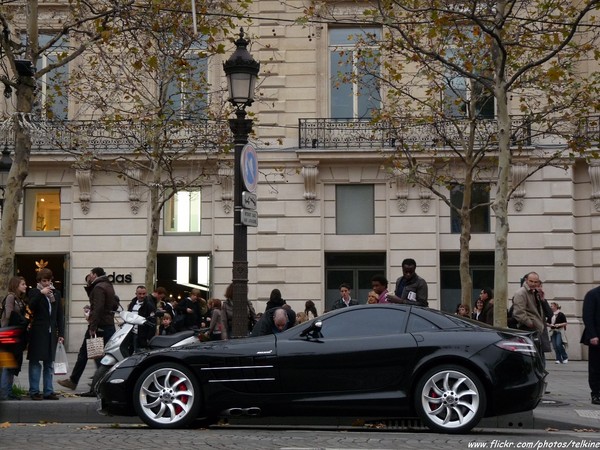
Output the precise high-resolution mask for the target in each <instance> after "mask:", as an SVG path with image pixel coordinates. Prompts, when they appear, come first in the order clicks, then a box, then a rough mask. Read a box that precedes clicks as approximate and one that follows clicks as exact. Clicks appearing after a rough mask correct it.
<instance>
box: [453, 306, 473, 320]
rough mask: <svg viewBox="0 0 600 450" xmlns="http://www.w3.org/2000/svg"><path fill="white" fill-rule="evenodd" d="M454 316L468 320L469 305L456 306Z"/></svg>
mask: <svg viewBox="0 0 600 450" xmlns="http://www.w3.org/2000/svg"><path fill="white" fill-rule="evenodd" d="M456 315H457V316H460V317H466V318H467V319H470V318H471V315H470V314H469V305H463V304H460V305H458V308H456Z"/></svg>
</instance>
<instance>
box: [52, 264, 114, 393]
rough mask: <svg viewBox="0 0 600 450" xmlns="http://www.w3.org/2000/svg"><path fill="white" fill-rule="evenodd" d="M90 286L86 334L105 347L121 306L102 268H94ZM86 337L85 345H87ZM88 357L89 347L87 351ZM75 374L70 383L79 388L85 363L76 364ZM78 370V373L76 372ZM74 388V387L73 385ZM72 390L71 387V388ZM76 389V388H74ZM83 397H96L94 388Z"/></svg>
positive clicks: (80, 355) (90, 275) (88, 290)
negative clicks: (95, 338) (98, 339)
mask: <svg viewBox="0 0 600 450" xmlns="http://www.w3.org/2000/svg"><path fill="white" fill-rule="evenodd" d="M87 280H88V282H89V286H88V287H85V288H84V289H85V290H86V291H87V292H88V293H89V297H90V315H89V320H88V323H89V325H88V330H87V333H86V336H87V337H93V336H100V337H102V341H103V342H104V345H106V343H107V342H108V341H109V340H110V338H111V337H112V335H113V334H115V331H116V328H115V315H114V314H115V311H117V310H118V309H119V308H120V307H121V305H120V302H119V297H118V296H117V295H116V294H115V288H114V286H113V284H112V283H111V282H110V280H109V279H108V276H107V275H106V272H105V271H104V269H103V268H102V267H94V268H93V269H92V270H91V271H90V273H89V275H88V278H87ZM85 339H86V338H85V337H84V343H83V344H82V347H83V345H84V344H85ZM79 351H80V353H81V354H78V355H77V360H78V361H80V358H83V353H82V349H81V348H80V349H79ZM85 355H86V357H87V347H86V350H85ZM95 364H96V370H98V368H99V367H100V361H97V360H96V361H95ZM75 366H76V367H74V368H73V372H72V373H71V377H70V378H69V379H70V381H71V382H72V383H73V384H74V385H75V387H77V383H78V382H79V379H80V378H81V375H82V374H83V371H84V369H85V363H84V362H83V360H81V362H80V364H79V366H78V364H77V362H76V363H75ZM75 369H77V371H76V370H75ZM59 384H60V385H61V386H64V387H69V386H67V384H68V383H65V384H62V383H59ZM71 386H72V385H71ZM69 388H70V387H69ZM73 389H74V388H73ZM81 396H82V397H95V396H96V392H95V391H94V389H93V387H92V389H90V390H89V391H87V392H84V393H82V394H81Z"/></svg>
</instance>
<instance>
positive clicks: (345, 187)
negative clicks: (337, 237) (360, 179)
mask: <svg viewBox="0 0 600 450" xmlns="http://www.w3.org/2000/svg"><path fill="white" fill-rule="evenodd" d="M335 224H336V234H374V233H375V187H374V186H373V185H372V184H340V185H337V186H336V187H335Z"/></svg>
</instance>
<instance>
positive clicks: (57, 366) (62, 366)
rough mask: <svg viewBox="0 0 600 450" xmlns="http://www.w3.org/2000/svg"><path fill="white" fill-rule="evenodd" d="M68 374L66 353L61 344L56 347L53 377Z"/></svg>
mask: <svg viewBox="0 0 600 450" xmlns="http://www.w3.org/2000/svg"><path fill="white" fill-rule="evenodd" d="M68 372H69V361H68V360H67V352H66V350H65V346H64V345H63V343H62V342H59V343H58V344H57V345H56V356H55V357H54V375H66V374H67V373H68Z"/></svg>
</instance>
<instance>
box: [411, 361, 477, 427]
mask: <svg viewBox="0 0 600 450" xmlns="http://www.w3.org/2000/svg"><path fill="white" fill-rule="evenodd" d="M485 407H486V395H485V389H484V387H483V384H482V383H481V381H480V380H479V378H478V377H477V376H476V375H475V374H473V372H471V371H470V370H468V369H465V368H464V367H460V366H453V365H447V366H440V367H436V368H434V369H431V370H429V371H428V372H427V373H425V375H423V376H422V377H421V379H420V380H419V382H418V383H417V389H416V391H415V408H416V410H417V412H418V414H419V417H421V419H422V420H423V422H424V423H425V425H427V426H428V427H429V428H431V429H432V430H434V431H439V432H443V433H464V432H466V431H469V430H471V429H472V428H473V427H474V426H476V425H477V424H478V423H479V420H480V419H481V417H482V416H483V413H484V412H485Z"/></svg>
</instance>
